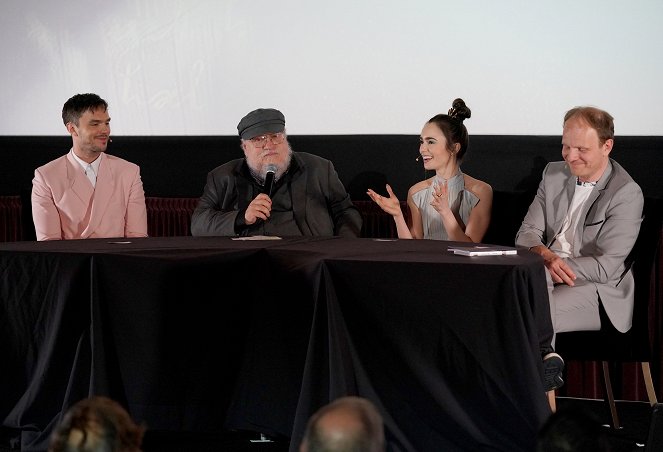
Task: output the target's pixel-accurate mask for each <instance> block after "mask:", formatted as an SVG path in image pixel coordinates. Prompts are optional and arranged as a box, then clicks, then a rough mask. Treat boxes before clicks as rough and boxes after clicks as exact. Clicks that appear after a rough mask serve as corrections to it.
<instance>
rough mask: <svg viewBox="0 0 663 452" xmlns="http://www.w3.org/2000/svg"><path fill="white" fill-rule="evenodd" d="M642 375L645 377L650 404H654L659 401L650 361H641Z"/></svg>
mask: <svg viewBox="0 0 663 452" xmlns="http://www.w3.org/2000/svg"><path fill="white" fill-rule="evenodd" d="M640 365H641V366H642V376H643V377H644V378H645V388H647V397H649V404H650V405H651V406H654V405H656V404H657V403H658V400H657V399H656V391H655V390H654V381H653V380H652V378H651V369H650V368H649V362H641V363H640Z"/></svg>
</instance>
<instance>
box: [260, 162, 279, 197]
mask: <svg viewBox="0 0 663 452" xmlns="http://www.w3.org/2000/svg"><path fill="white" fill-rule="evenodd" d="M266 170H267V171H266V173H265V184H264V185H263V189H262V192H263V193H264V194H266V195H267V196H269V197H270V198H271V197H272V188H273V186H274V175H275V174H276V165H274V164H273V163H270V164H269V165H267V168H266Z"/></svg>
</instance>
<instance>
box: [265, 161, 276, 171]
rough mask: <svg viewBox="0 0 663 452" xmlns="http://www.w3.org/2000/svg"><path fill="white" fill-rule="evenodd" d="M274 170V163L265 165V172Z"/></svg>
mask: <svg viewBox="0 0 663 452" xmlns="http://www.w3.org/2000/svg"><path fill="white" fill-rule="evenodd" d="M275 172H276V165H274V164H273V163H270V164H268V165H267V166H266V167H265V173H275Z"/></svg>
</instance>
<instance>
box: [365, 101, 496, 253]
mask: <svg viewBox="0 0 663 452" xmlns="http://www.w3.org/2000/svg"><path fill="white" fill-rule="evenodd" d="M470 116H471V111H470V109H469V108H468V107H467V105H465V102H464V101H463V100H462V99H456V100H454V102H453V104H452V107H451V109H450V110H449V112H448V114H446V115H444V114H439V115H436V116H434V117H433V118H431V119H430V120H429V121H428V122H426V124H424V127H423V129H422V131H421V137H420V139H419V143H420V145H419V154H420V155H421V158H422V159H423V162H424V168H425V169H426V170H430V171H435V175H434V176H433V177H431V178H429V179H426V180H423V181H421V182H418V183H416V184H414V185H413V186H412V187H411V188H410V190H409V191H408V194H407V203H408V208H409V209H410V217H411V222H410V224H407V223H406V221H405V217H404V215H403V212H402V210H401V205H400V201H399V200H398V198H397V197H396V195H395V194H394V192H393V191H392V189H391V187H390V186H389V185H387V192H388V193H389V196H388V197H386V196H381V195H379V194H377V193H376V192H375V191H373V190H371V189H369V190H368V192H367V193H368V195H369V196H370V197H371V199H372V200H373V201H375V202H376V203H377V204H378V206H380V207H381V208H382V210H384V211H385V212H386V213H388V214H390V215H391V216H392V217H393V218H394V221H395V222H396V230H397V232H398V237H399V238H402V239H422V238H423V239H435V240H454V241H459V242H481V239H482V238H483V236H484V234H485V233H486V230H487V229H488V225H489V223H490V211H491V206H492V202H493V190H492V188H491V187H490V185H488V184H487V183H485V182H483V181H480V180H478V179H475V178H473V177H471V176H468V175H467V174H464V173H463V172H462V171H461V170H460V163H461V161H462V159H463V156H464V155H465V152H466V151H467V147H468V142H469V137H468V133H467V129H466V128H465V125H464V124H463V121H464V120H465V119H467V118H469V117H470Z"/></svg>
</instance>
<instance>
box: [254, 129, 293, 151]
mask: <svg viewBox="0 0 663 452" xmlns="http://www.w3.org/2000/svg"><path fill="white" fill-rule="evenodd" d="M267 140H269V141H271V142H272V144H281V143H283V140H285V135H284V134H283V132H279V133H270V134H268V135H258V136H257V137H253V138H251V139H250V140H249V141H250V142H251V144H253V145H254V146H255V147H258V148H261V147H263V146H265V144H267Z"/></svg>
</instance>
